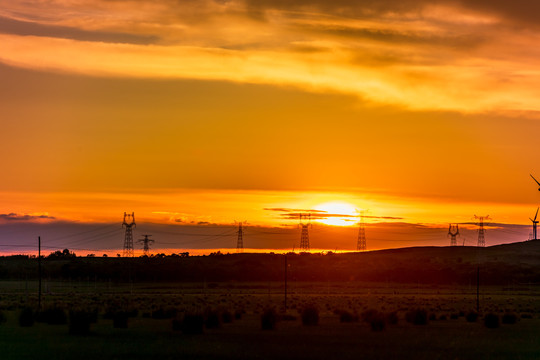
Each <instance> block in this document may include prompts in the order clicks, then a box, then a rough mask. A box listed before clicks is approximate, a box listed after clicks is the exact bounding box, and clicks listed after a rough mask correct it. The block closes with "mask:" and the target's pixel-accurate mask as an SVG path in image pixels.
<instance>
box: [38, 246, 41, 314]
mask: <svg viewBox="0 0 540 360" xmlns="http://www.w3.org/2000/svg"><path fill="white" fill-rule="evenodd" d="M38 278H39V290H38V312H40V311H41V236H38Z"/></svg>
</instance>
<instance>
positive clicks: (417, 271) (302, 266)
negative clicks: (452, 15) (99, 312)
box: [0, 240, 540, 286]
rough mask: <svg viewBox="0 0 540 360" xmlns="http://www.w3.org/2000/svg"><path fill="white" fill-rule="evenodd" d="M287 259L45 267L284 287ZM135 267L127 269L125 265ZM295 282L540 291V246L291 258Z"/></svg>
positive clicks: (83, 260) (13, 270) (17, 263)
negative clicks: (534, 288) (474, 286)
mask: <svg viewBox="0 0 540 360" xmlns="http://www.w3.org/2000/svg"><path fill="white" fill-rule="evenodd" d="M284 260H285V258H284V255H281V254H272V253H269V254H250V253H243V254H228V255H211V256H190V257H185V258H181V257H164V258H99V257H96V258H87V257H79V258H70V259H45V261H43V266H44V271H45V273H47V274H48V276H49V278H51V279H84V278H92V279H94V278H95V279H98V280H103V281H109V280H114V281H120V282H121V281H127V279H128V278H129V273H128V269H129V268H130V267H131V268H132V271H133V272H132V276H133V279H134V280H135V281H140V282H144V281H168V282H170V281H172V282H242V281H250V282H258V281H278V282H280V281H283V276H284V264H285V262H284ZM128 262H129V263H131V266H126V263H128ZM287 262H288V265H289V266H288V275H289V277H290V278H291V280H292V281H325V282H326V281H338V282H385V283H411V284H420V283H422V284H436V285H450V284H455V285H467V286H468V285H470V284H475V283H476V272H477V268H479V269H480V277H481V282H482V284H485V285H504V286H509V285H515V284H539V285H540V240H536V241H535V240H532V241H525V242H520V243H511V244H503V245H495V246H489V247H485V248H478V247H470V246H453V247H450V246H448V247H435V246H426V247H408V248H399V249H386V250H377V251H367V252H351V253H340V254H336V253H328V254H325V255H323V254H289V255H287ZM36 269H37V260H36V259H27V258H21V257H3V258H0V278H1V279H19V278H20V277H21V274H25V276H28V277H29V278H35V277H36V276H37V271H36Z"/></svg>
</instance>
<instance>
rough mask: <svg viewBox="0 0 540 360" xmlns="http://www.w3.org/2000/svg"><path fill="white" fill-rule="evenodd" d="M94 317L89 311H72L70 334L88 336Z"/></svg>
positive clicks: (70, 313) (70, 314) (70, 315)
mask: <svg viewBox="0 0 540 360" xmlns="http://www.w3.org/2000/svg"><path fill="white" fill-rule="evenodd" d="M91 317H92V315H91V314H90V313H89V312H88V311H83V310H72V311H70V312H69V333H70V334H71V335H88V334H89V333H90V320H91Z"/></svg>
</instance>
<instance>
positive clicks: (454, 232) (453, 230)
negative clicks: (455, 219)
mask: <svg viewBox="0 0 540 360" xmlns="http://www.w3.org/2000/svg"><path fill="white" fill-rule="evenodd" d="M448 235H449V236H450V246H457V240H456V236H459V226H458V224H454V225H452V224H450V225H448Z"/></svg>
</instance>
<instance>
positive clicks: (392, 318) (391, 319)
mask: <svg viewBox="0 0 540 360" xmlns="http://www.w3.org/2000/svg"><path fill="white" fill-rule="evenodd" d="M386 321H388V323H389V324H391V325H396V324H397V323H398V322H399V317H398V314H397V312H396V311H392V312H391V313H389V314H388V315H386Z"/></svg>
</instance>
